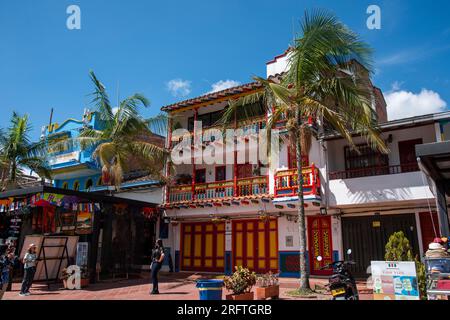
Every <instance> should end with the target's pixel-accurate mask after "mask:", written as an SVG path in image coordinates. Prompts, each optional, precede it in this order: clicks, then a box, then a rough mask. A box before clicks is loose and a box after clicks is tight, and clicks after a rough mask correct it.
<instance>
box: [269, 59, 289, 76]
mask: <svg viewBox="0 0 450 320" xmlns="http://www.w3.org/2000/svg"><path fill="white" fill-rule="evenodd" d="M275 60H276V61H275V62H272V61H271V62H269V63H267V65H266V73H267V77H269V76H273V75H276V74H279V73H282V72H285V71H286V70H287V64H288V55H285V56H281V57H279V58H275Z"/></svg>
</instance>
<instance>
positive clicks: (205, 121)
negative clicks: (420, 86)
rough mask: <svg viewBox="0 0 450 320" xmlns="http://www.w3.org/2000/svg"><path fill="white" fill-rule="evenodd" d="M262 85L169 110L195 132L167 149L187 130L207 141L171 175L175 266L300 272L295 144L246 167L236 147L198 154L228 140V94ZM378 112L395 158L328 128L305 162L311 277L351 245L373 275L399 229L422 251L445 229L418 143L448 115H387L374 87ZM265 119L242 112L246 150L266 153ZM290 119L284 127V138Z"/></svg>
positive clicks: (231, 93) (272, 71) (274, 69)
mask: <svg viewBox="0 0 450 320" xmlns="http://www.w3.org/2000/svg"><path fill="white" fill-rule="evenodd" d="M288 54H289V53H288V52H286V53H284V54H283V55H280V56H277V57H276V58H274V59H273V60H272V61H270V62H268V63H267V77H277V76H278V75H279V74H281V73H282V72H284V71H285V70H286V63H287V58H288ZM260 90H262V88H261V86H260V85H259V84H258V83H257V82H252V83H248V84H244V85H240V86H237V87H233V88H229V89H226V90H223V91H219V92H214V93H209V94H206V95H203V96H199V97H196V98H192V99H189V100H185V101H180V102H177V103H174V104H171V105H168V106H164V107H163V108H162V110H163V111H166V112H167V113H168V114H169V115H170V116H171V119H172V127H174V128H178V129H179V128H184V129H186V130H187V132H188V133H187V135H186V134H181V135H177V134H173V133H172V132H169V133H168V137H167V142H166V146H167V147H168V148H169V149H171V150H173V149H176V150H177V152H179V150H181V149H182V148H181V147H180V146H181V144H183V143H185V141H187V140H186V136H190V137H194V138H193V139H190V140H192V141H194V140H195V137H196V136H198V135H199V134H202V135H203V141H202V143H201V144H200V145H196V144H195V143H193V144H192V146H190V145H189V146H188V148H191V150H192V161H191V162H190V163H189V164H178V165H176V166H175V172H171V171H170V169H168V172H167V173H168V175H169V176H171V177H173V178H172V181H171V182H170V183H169V185H168V186H167V187H166V188H165V196H164V204H163V207H164V208H165V212H166V216H167V217H168V219H170V221H171V223H170V226H169V235H170V236H169V240H168V243H170V247H171V248H172V254H173V256H174V257H175V269H176V270H179V271H206V272H220V273H223V272H225V273H230V272H231V271H232V269H233V266H236V265H243V266H246V267H248V268H250V269H252V270H255V271H256V272H260V273H261V272H267V271H274V272H279V273H280V275H281V276H298V275H299V237H298V223H297V210H298V207H297V206H298V204H297V201H296V200H297V199H298V197H297V181H296V171H297V169H296V165H295V157H294V156H293V155H294V154H295V150H294V148H292V146H290V145H289V144H288V143H286V144H282V145H281V147H280V150H279V162H278V164H277V165H276V166H275V167H274V165H273V164H269V165H263V164H262V163H258V164H255V163H253V164H252V163H238V162H237V161H236V158H237V156H236V153H237V151H236V150H232V151H231V153H230V151H228V149H226V148H224V149H223V150H224V151H223V152H224V154H223V156H225V157H226V156H227V155H228V156H229V157H230V158H231V159H234V162H232V163H231V164H230V163H229V162H228V163H226V164H224V165H222V164H221V165H214V164H207V163H205V162H202V160H201V158H200V157H201V156H199V155H200V154H201V152H199V153H196V150H197V151H199V150H205V149H206V148H207V147H208V146H210V145H212V144H216V145H217V144H222V143H223V142H222V141H217V140H215V138H212V137H213V136H214V134H213V133H212V132H214V130H217V129H220V126H217V120H218V119H220V114H221V111H223V110H224V108H226V107H227V105H228V101H229V100H232V99H237V98H240V97H243V96H245V95H247V94H250V93H254V92H257V91H260ZM372 108H373V109H374V110H375V111H376V113H377V115H378V121H379V124H380V127H381V130H382V138H383V139H385V141H386V143H387V145H388V147H389V148H390V150H391V151H390V153H389V154H388V155H382V154H380V153H378V152H376V151H373V150H372V149H371V148H369V147H365V146H364V145H363V143H364V141H363V140H359V139H358V138H356V139H355V141H356V143H357V144H360V150H361V152H360V153H355V152H353V151H352V150H351V149H350V148H349V146H348V144H347V142H346V141H345V140H344V139H342V137H340V136H338V135H334V134H330V133H326V134H324V135H321V136H317V135H316V136H314V137H313V138H312V145H311V149H310V151H309V154H308V155H307V156H305V157H304V158H303V164H304V169H303V178H304V189H305V210H306V215H307V221H306V225H307V250H308V254H307V256H308V265H309V269H310V272H311V274H312V275H318V276H319V275H326V274H329V273H330V270H321V267H322V266H323V265H325V264H327V263H329V262H331V261H332V260H333V259H338V258H340V257H343V254H344V249H346V248H349V247H350V248H352V250H353V252H354V255H353V258H354V259H355V260H356V261H357V262H358V265H357V266H356V267H355V268H354V272H355V273H356V274H357V275H359V276H365V275H366V269H367V267H368V266H369V265H370V260H374V259H375V260H376V259H378V260H380V259H381V260H383V251H384V244H385V242H386V241H387V238H388V237H389V235H390V234H391V233H392V232H394V231H398V230H403V231H404V232H405V233H406V234H407V236H408V237H409V239H410V241H411V242H412V245H413V247H414V251H415V253H417V254H422V253H423V251H424V249H426V244H427V242H429V241H430V239H432V237H434V236H435V234H436V232H435V231H434V230H436V228H437V229H439V226H438V225H437V220H436V219H434V217H435V216H434V215H433V214H431V213H430V211H431V212H433V211H434V210H435V201H434V197H433V194H432V193H431V191H430V188H429V186H428V183H427V181H426V179H423V174H422V173H421V172H420V170H419V166H418V164H417V161H416V156H415V146H416V145H417V144H422V143H429V142H435V141H437V139H438V137H439V139H440V136H441V134H444V135H445V132H446V131H445V128H446V127H445V128H444V129H439V128H443V127H442V126H441V127H440V125H442V123H446V121H448V119H450V113H448V112H447V113H442V114H436V115H428V116H421V117H414V118H409V119H402V120H395V121H387V113H386V103H385V101H384V98H383V94H382V92H381V90H380V89H378V88H376V87H375V86H373V105H372ZM261 110H262V109H261ZM267 117H268V114H265V113H264V112H261V114H260V116H259V117H255V118H254V119H253V120H252V121H251V122H250V123H249V122H248V121H245V122H244V121H242V120H243V119H241V118H239V115H237V116H236V118H235V122H234V123H235V125H234V127H235V128H236V129H242V132H243V135H242V136H241V137H240V139H241V140H242V141H243V144H244V145H245V152H246V153H247V154H248V155H250V154H252V153H258V151H259V149H258V145H257V144H256V146H255V145H254V144H251V143H250V142H249V141H251V140H252V139H253V138H252V135H253V136H254V135H257V134H258V132H259V131H260V130H261V129H263V128H265V125H266V123H267ZM195 121H202V130H203V131H201V132H199V131H198V129H197V128H195V126H194V122H195ZM283 125H284V124H283V123H280V124H279V129H281V133H282V134H283ZM312 125H314V123H312ZM196 130H197V131H196ZM441 131H442V132H441ZM238 139H239V138H238ZM233 153H234V154H233ZM196 160H197V161H196ZM444 223H445V222H444ZM447 223H448V221H447ZM318 255H321V256H322V257H323V260H322V261H321V262H319V261H317V260H316V259H315V257H316V256H318Z"/></svg>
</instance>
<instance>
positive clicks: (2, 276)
mask: <svg viewBox="0 0 450 320" xmlns="http://www.w3.org/2000/svg"><path fill="white" fill-rule="evenodd" d="M14 259H15V256H14V248H12V250H10V249H8V250H7V251H6V252H5V254H4V255H2V256H1V257H0V300H2V298H3V295H4V294H5V292H6V289H8V285H9V280H10V277H11V271H12V268H13V265H14Z"/></svg>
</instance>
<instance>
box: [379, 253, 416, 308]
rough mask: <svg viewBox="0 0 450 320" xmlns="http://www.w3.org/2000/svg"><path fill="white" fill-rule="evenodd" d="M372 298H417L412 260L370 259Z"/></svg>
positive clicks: (414, 267) (414, 266)
mask: <svg viewBox="0 0 450 320" xmlns="http://www.w3.org/2000/svg"><path fill="white" fill-rule="evenodd" d="M371 270H372V281H373V299H374V300H419V298H420V297H419V288H418V284H417V274H416V264H415V262H414V261H371Z"/></svg>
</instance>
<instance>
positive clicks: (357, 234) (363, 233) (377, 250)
mask: <svg viewBox="0 0 450 320" xmlns="http://www.w3.org/2000/svg"><path fill="white" fill-rule="evenodd" d="M341 221H342V241H343V248H345V249H347V248H350V249H352V260H354V261H355V262H356V265H355V266H353V267H352V273H353V274H354V275H355V276H358V277H363V278H364V277H367V276H368V268H369V266H370V262H371V261H383V260H384V253H385V246H386V243H387V242H388V240H389V237H390V236H391V235H392V234H393V233H394V232H397V231H403V233H404V234H405V236H406V237H407V238H408V240H409V242H410V244H411V247H412V248H413V255H414V256H415V255H420V250H419V237H418V228H417V224H416V218H415V214H414V213H407V214H385V215H381V214H377V215H366V216H350V217H345V216H344V217H342V218H341Z"/></svg>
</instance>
